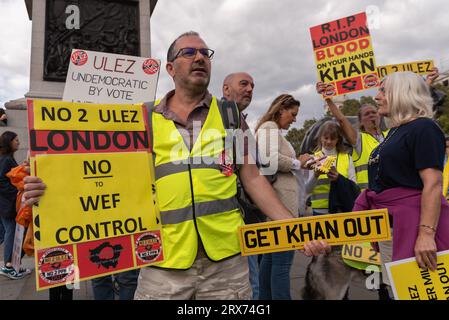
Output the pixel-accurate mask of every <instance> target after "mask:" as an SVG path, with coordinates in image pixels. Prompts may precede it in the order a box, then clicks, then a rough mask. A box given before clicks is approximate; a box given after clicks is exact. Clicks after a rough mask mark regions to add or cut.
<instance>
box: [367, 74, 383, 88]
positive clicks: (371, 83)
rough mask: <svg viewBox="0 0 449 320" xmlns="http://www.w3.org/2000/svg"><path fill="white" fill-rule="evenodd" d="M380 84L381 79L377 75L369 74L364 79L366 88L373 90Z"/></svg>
mask: <svg viewBox="0 0 449 320" xmlns="http://www.w3.org/2000/svg"><path fill="white" fill-rule="evenodd" d="M378 83H379V78H378V77H377V75H376V74H374V73H373V74H367V75H366V76H364V77H363V84H364V85H365V87H366V88H372V87H375V86H377V85H378Z"/></svg>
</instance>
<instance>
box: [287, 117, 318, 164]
mask: <svg viewBox="0 0 449 320" xmlns="http://www.w3.org/2000/svg"><path fill="white" fill-rule="evenodd" d="M315 122H317V120H316V119H315V118H313V119H309V120H306V121H305V122H304V125H303V127H302V128H301V129H296V128H292V129H290V130H289V131H288V132H287V135H286V136H285V138H286V139H287V141H288V142H290V143H291V144H292V146H293V148H294V149H295V152H296V154H297V155H299V150H300V147H301V143H302V140H304V136H305V135H306V132H307V130H309V129H310V127H311V126H313V125H314V124H315Z"/></svg>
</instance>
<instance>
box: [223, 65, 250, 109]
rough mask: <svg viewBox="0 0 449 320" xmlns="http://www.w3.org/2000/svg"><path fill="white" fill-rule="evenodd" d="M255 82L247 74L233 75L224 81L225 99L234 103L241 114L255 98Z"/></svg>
mask: <svg viewBox="0 0 449 320" xmlns="http://www.w3.org/2000/svg"><path fill="white" fill-rule="evenodd" d="M253 90H254V80H253V78H252V77H251V76H250V75H249V74H248V73H246V72H236V73H231V74H229V75H227V76H226V78H225V79H224V81H223V97H224V98H225V99H226V100H229V101H234V102H235V103H236V104H237V106H238V107H239V110H240V112H242V111H243V110H245V109H246V108H247V107H248V106H249V104H250V103H251V100H252V98H253Z"/></svg>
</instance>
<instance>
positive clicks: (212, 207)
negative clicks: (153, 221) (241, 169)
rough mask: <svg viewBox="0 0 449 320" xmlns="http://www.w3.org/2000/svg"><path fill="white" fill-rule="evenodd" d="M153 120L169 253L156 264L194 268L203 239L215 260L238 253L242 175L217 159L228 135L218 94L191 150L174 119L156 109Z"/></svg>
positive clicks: (158, 185)
mask: <svg viewBox="0 0 449 320" xmlns="http://www.w3.org/2000/svg"><path fill="white" fill-rule="evenodd" d="M151 121H152V133H153V153H154V156H155V176H156V177H155V179H156V182H155V184H156V195H157V201H158V206H159V209H160V212H161V220H162V221H161V222H162V242H163V244H164V258H165V260H164V261H163V262H162V263H159V264H156V266H159V267H163V268H173V269H188V268H190V267H191V266H192V264H193V262H194V261H195V257H196V255H197V250H198V244H199V243H198V241H202V244H203V246H204V250H205V252H206V254H207V256H208V257H209V259H211V260H213V261H220V260H222V259H225V258H228V257H230V256H233V255H237V254H239V253H240V245H239V240H238V232H237V231H238V228H239V227H240V226H242V225H243V224H244V222H243V219H242V214H241V211H240V207H239V203H238V201H237V198H236V197H235V196H236V193H237V184H236V179H237V176H236V174H235V173H233V174H231V175H230V176H226V175H224V174H223V173H222V171H221V168H220V166H219V165H218V163H217V159H218V158H219V157H220V156H221V154H222V152H223V150H224V138H225V136H226V131H225V128H224V126H223V121H222V118H221V115H220V111H219V109H218V105H217V99H216V98H215V97H213V98H212V102H211V105H210V110H209V114H208V116H207V119H206V121H205V122H204V124H203V127H202V129H201V131H200V133H199V136H198V137H197V140H196V141H195V143H194V145H193V148H192V149H191V151H189V148H188V147H187V146H186V144H185V142H184V140H183V137H182V136H181V134H180V133H179V131H178V129H177V128H176V126H175V124H174V122H173V121H171V120H167V119H165V118H164V116H163V115H162V114H159V113H156V112H153V113H152V120H151Z"/></svg>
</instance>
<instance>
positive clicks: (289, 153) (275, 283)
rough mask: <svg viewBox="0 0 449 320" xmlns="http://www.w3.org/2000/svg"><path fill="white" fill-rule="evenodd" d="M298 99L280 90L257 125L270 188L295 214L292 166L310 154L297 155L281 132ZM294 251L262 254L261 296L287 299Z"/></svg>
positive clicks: (295, 167) (291, 118) (291, 117)
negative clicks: (268, 170) (268, 168)
mask: <svg viewBox="0 0 449 320" xmlns="http://www.w3.org/2000/svg"><path fill="white" fill-rule="evenodd" d="M299 105H300V103H299V101H298V100H296V99H295V98H293V97H292V96H291V95H289V94H281V95H280V96H278V97H277V98H276V99H274V101H273V102H272V103H271V106H270V108H269V109H268V111H267V112H266V113H265V114H264V115H263V117H262V118H261V120H260V121H259V124H258V125H257V127H256V138H257V145H258V149H259V155H260V158H261V159H264V158H265V159H266V161H262V162H268V163H265V164H266V165H268V166H269V167H270V168H271V169H272V170H273V172H272V173H275V175H274V176H275V178H274V179H272V181H273V180H274V182H272V183H273V188H274V190H275V191H276V194H277V195H278V197H279V199H280V200H281V202H282V203H283V204H284V205H285V207H287V209H288V210H289V211H290V213H291V214H292V215H293V216H295V217H297V216H298V210H299V191H298V185H297V182H296V177H295V174H294V170H299V169H300V167H301V164H304V163H305V162H306V161H307V160H308V159H310V158H311V157H310V155H302V156H300V157H299V158H298V159H297V158H296V154H295V150H294V149H293V146H292V145H291V144H290V142H288V141H287V140H286V139H285V138H284V136H283V135H282V130H283V129H285V130H286V129H288V128H289V127H290V125H291V124H292V123H293V122H295V121H296V116H297V115H298V112H299ZM293 256H294V251H287V252H278V253H272V254H264V255H263V257H262V261H261V265H260V273H259V285H260V291H259V299H260V300H290V299H291V296H290V268H291V265H292V261H293Z"/></svg>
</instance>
